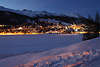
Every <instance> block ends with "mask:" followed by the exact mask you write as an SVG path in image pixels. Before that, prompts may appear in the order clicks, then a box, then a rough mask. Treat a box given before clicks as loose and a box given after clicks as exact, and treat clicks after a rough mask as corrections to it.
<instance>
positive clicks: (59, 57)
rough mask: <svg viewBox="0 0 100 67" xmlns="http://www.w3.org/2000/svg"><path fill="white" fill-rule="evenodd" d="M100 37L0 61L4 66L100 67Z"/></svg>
mask: <svg viewBox="0 0 100 67" xmlns="http://www.w3.org/2000/svg"><path fill="white" fill-rule="evenodd" d="M99 39H100V38H96V39H93V40H88V41H84V42H81V43H77V44H73V45H71V46H67V47H64V48H57V49H52V50H49V51H45V52H41V53H35V54H34V53H32V54H31V53H28V54H25V55H19V56H16V57H10V58H7V59H3V60H1V61H0V66H2V67H100V64H99V62H100V45H99V44H100V40H99Z"/></svg>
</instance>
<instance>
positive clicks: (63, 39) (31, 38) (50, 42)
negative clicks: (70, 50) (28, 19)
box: [0, 34, 82, 58]
mask: <svg viewBox="0 0 100 67" xmlns="http://www.w3.org/2000/svg"><path fill="white" fill-rule="evenodd" d="M81 39H82V35H63V34H62V35H60V34H58V35H57V34H42V35H16V36H0V58H3V57H7V56H13V55H16V54H25V53H29V52H32V53H33V52H34V53H37V52H41V51H46V50H50V49H53V48H59V47H64V46H68V45H70V44H74V43H77V42H81Z"/></svg>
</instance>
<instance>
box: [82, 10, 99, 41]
mask: <svg viewBox="0 0 100 67" xmlns="http://www.w3.org/2000/svg"><path fill="white" fill-rule="evenodd" d="M83 19H84V21H85V24H86V28H85V31H87V32H88V33H87V34H83V40H89V39H93V38H96V37H99V32H100V14H99V13H98V12H97V13H96V16H95V19H94V18H92V17H91V16H90V15H89V16H88V18H83Z"/></svg>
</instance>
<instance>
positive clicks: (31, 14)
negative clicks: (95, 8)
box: [0, 6, 77, 17]
mask: <svg viewBox="0 0 100 67" xmlns="http://www.w3.org/2000/svg"><path fill="white" fill-rule="evenodd" d="M0 11H9V12H14V13H18V14H21V15H26V16H29V17H34V16H37V15H38V16H44V15H47V16H66V15H65V14H58V13H51V12H47V11H32V10H27V9H23V10H14V9H10V8H6V7H3V6H0ZM67 15H68V16H72V17H77V16H75V15H70V14H67Z"/></svg>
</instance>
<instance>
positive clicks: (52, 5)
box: [0, 0, 100, 16]
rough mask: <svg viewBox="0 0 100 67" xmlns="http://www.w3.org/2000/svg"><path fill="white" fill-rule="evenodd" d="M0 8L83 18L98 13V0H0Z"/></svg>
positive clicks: (99, 0)
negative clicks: (81, 16) (77, 15)
mask: <svg viewBox="0 0 100 67" xmlns="http://www.w3.org/2000/svg"><path fill="white" fill-rule="evenodd" d="M0 6H4V7H7V8H12V9H16V10H18V9H20V10H22V9H29V10H33V11H49V12H55V13H63V14H71V15H73V14H77V13H79V14H81V15H84V16H87V15H88V14H91V15H94V14H95V12H97V11H99V12H100V0H0Z"/></svg>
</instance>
